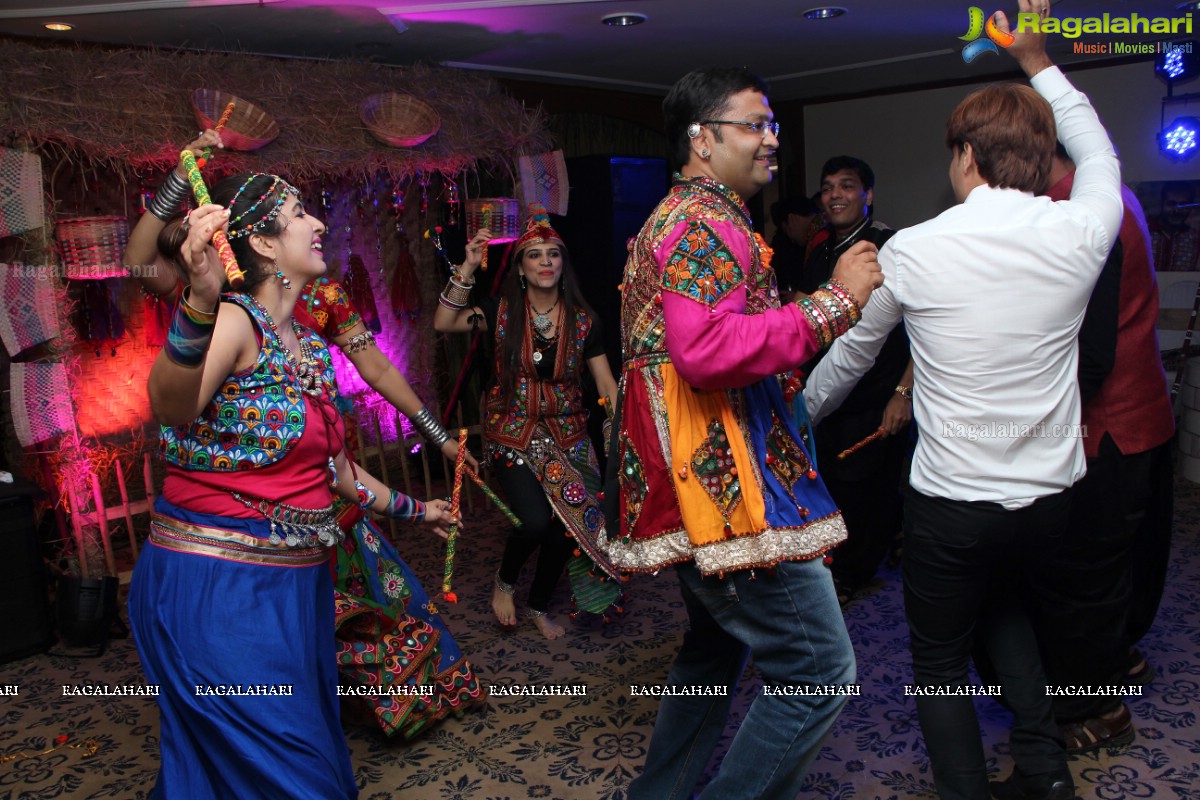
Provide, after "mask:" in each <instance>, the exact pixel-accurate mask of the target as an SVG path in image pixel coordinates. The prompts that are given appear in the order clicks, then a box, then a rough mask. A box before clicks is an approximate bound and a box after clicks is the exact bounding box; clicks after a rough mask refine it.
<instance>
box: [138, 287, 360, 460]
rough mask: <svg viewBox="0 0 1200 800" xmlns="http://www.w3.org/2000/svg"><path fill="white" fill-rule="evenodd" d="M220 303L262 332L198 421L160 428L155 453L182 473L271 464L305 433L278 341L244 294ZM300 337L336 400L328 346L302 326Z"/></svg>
mask: <svg viewBox="0 0 1200 800" xmlns="http://www.w3.org/2000/svg"><path fill="white" fill-rule="evenodd" d="M222 299H223V300H225V301H227V302H230V303H234V304H235V305H238V306H240V307H242V308H243V309H245V310H246V313H248V314H249V315H250V318H251V319H252V320H253V321H254V325H255V326H256V327H257V328H258V330H259V331H260V332H261V336H262V348H261V349H260V350H259V353H258V360H257V361H255V363H254V366H253V367H251V368H250V369H249V370H246V371H245V372H240V373H235V374H233V375H230V376H229V377H228V378H227V379H226V380H225V382H224V383H223V384H221V386H220V387H219V388H218V389H217V392H216V394H214V395H213V397H212V400H210V401H209V403H208V405H207V406H205V407H204V410H203V411H202V412H201V413H200V416H198V417H196V419H194V420H192V421H191V422H190V423H187V424H186V425H180V426H178V427H175V428H168V427H165V426H164V427H162V429H161V433H160V437H159V450H160V451H161V453H162V456H163V458H164V459H166V460H167V462H168V463H171V464H174V465H175V466H177V467H181V468H183V469H190V470H205V471H208V472H235V471H238V470H247V469H253V468H254V467H260V466H265V465H267V464H273V463H275V462H276V461H278V460H279V459H281V458H283V456H285V455H286V454H287V453H288V452H289V451H290V450H291V449H292V448H293V447H295V446H296V443H297V442H298V441H300V436H301V434H303V433H304V421H305V414H306V410H307V408H306V403H305V396H304V393H303V392H302V391H301V390H300V382H299V377H298V376H297V375H296V369H295V367H294V366H293V365H292V363H291V362H290V361H289V360H288V357H287V355H286V351H285V350H284V349H283V347H282V346H281V343H280V341H279V337H278V336H276V335H275V333H274V332H272V330H271V326H270V324H269V323H268V321H267V319H266V317H265V316H264V315H263V314H262V312H261V311H259V310H258V307H257V306H256V305H255V304H254V303H251V302H249V301H248V300H247V299H246V296H245V295H242V294H235V293H230V294H225V295H223V296H222ZM299 334H300V335H301V336H302V337H304V338H305V339H306V340H307V342H308V344H309V346H310V347H311V348H312V353H313V356H314V357H315V358H316V360H317V363H318V364H319V365H320V366H321V377H320V380H321V384H322V387H323V390H324V391H325V392H327V393H329V395H330V396H331V397H334V398H336V396H337V394H336V393H337V383H336V380H335V377H334V371H333V359H332V358H330V355H329V347H328V345H326V344H325V340H324V339H322V338H321V337H320V336H318V335H317V334H315V333H313V332H312V331H311V330H309V329H308V328H304V327H301V328H300V329H299Z"/></svg>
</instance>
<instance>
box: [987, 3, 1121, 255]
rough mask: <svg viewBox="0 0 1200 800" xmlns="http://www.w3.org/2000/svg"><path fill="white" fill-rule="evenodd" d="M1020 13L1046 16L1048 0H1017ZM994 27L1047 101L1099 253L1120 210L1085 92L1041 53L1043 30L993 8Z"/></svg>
mask: <svg viewBox="0 0 1200 800" xmlns="http://www.w3.org/2000/svg"><path fill="white" fill-rule="evenodd" d="M1018 6H1019V9H1020V12H1021V13H1025V14H1029V13H1036V14H1040V15H1041V16H1043V17H1045V16H1049V14H1050V3H1049V0H1019V2H1018ZM996 26H997V27H998V28H1000V30H1002V31H1004V32H1006V33H1010V34H1011V35H1012V37H1013V42H1012V44H1010V45H1009V46H1008V47H1007V48H1005V52H1006V53H1008V54H1009V55H1010V56H1012V57H1013V58H1014V59H1015V60H1016V62H1017V64H1018V65H1020V67H1021V69H1022V70H1023V71H1024V72H1025V74H1026V75H1027V76H1029V84H1030V85H1031V86H1032V87H1033V88H1034V90H1036V91H1037V93H1038V94H1040V95H1041V96H1042V97H1044V98H1045V99H1046V101H1047V102H1048V103H1050V107H1051V109H1053V111H1054V123H1055V125H1056V126H1057V128H1058V140H1059V141H1060V142H1062V143H1063V146H1064V147H1065V148H1066V149H1067V154H1068V155H1069V156H1070V157H1071V160H1072V161H1074V162H1075V182H1074V184H1073V185H1072V187H1071V203H1072V204H1078V206H1079V207H1081V208H1082V209H1084V210H1085V212H1090V214H1092V215H1093V221H1094V227H1095V229H1096V230H1097V231H1098V232H1099V233H1100V234H1101V236H1102V237H1103V238H1102V239H1101V240H1100V241H1097V242H1095V243H1094V247H1095V248H1096V249H1097V250H1099V251H1102V252H1103V253H1104V255H1105V256H1107V254H1108V252H1109V251H1110V250H1111V249H1112V246H1113V243H1114V242H1116V240H1117V235H1118V233H1119V232H1120V229H1121V217H1122V216H1123V215H1124V213H1125V208H1124V204H1123V202H1122V200H1121V165H1120V163H1119V162H1118V161H1117V154H1116V151H1114V150H1113V146H1112V142H1111V141H1109V138H1108V133H1107V132H1106V131H1105V130H1104V126H1103V125H1101V124H1100V119H1099V117H1097V116H1096V111H1095V109H1094V108H1092V104H1091V103H1090V102H1089V101H1088V98H1087V95H1085V94H1084V93H1083V92H1080V91H1078V90H1077V89H1075V87H1073V86H1072V85H1071V82H1070V81H1068V80H1067V78H1066V76H1065V75H1063V74H1062V72H1061V71H1060V70H1059V69H1058V67H1056V66H1054V62H1053V61H1051V60H1050V57H1049V56H1048V55H1047V54H1046V34H1044V33H1036V32H1034V31H1033V30H1032V27H1031V26H1027V27H1030V29H1029V30H1026V31H1024V32H1022V31H1020V29H1019V27H1018V30H1016V31H1011V30H1010V29H1009V24H1008V19H1007V18H1006V17H1005V15H1004V12H1002V11H997V12H996Z"/></svg>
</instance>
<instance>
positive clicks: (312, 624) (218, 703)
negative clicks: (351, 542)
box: [129, 497, 358, 800]
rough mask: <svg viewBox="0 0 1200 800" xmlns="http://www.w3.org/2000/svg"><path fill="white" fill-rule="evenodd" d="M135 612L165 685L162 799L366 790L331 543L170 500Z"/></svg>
mask: <svg viewBox="0 0 1200 800" xmlns="http://www.w3.org/2000/svg"><path fill="white" fill-rule="evenodd" d="M155 510H156V511H157V514H156V515H155V518H154V521H153V524H152V527H151V541H150V543H149V544H148V546H147V547H146V548H145V550H144V551H143V552H142V554H141V556H140V557H139V559H138V563H137V568H136V569H135V570H134V574H133V583H132V585H131V586H130V591H129V619H130V622H131V623H132V626H133V633H134V636H135V638H136V640H137V648H138V654H139V656H140V657H141V661H142V669H143V670H144V671H145V674H146V680H147V681H148V682H149V683H151V684H157V685H158V687H159V695H158V707H159V715H160V728H161V732H160V751H161V755H162V767H161V771H160V772H159V777H158V785H157V786H156V787H155V789H154V792H153V793H152V794H151V797H153V798H158V799H159V800H179V798H187V799H188V800H190V799H191V798H196V799H197V800H199V799H200V798H204V799H206V800H207V798H214V799H215V800H229V799H230V798H238V800H253V799H256V798H261V799H262V800H278V798H285V797H287V798H314V799H315V798H321V800H335V799H337V800H341V798H350V799H351V800H352V799H353V798H356V797H357V796H358V789H357V788H356V787H355V784H354V774H353V770H352V768H351V765H350V751H349V748H348V747H347V745H346V738H345V736H344V734H343V733H342V728H341V722H340V717H339V705H338V696H337V686H338V676H337V662H336V658H335V655H334V652H335V651H334V638H333V585H332V580H331V576H330V557H331V554H330V552H329V550H328V549H325V548H319V547H307V548H305V547H301V548H287V547H283V546H272V545H271V544H270V543H269V542H268V541H267V537H268V536H269V535H270V532H271V531H270V524H269V523H268V522H267V521H266V520H245V519H233V518H229V517H217V516H212V515H209V514H198V513H194V512H190V511H187V510H185V509H182V508H179V507H178V506H175V505H173V504H171V503H169V502H167V501H166V500H165V499H163V498H162V497H160V498H159V499H158V500H157V502H156V503H155Z"/></svg>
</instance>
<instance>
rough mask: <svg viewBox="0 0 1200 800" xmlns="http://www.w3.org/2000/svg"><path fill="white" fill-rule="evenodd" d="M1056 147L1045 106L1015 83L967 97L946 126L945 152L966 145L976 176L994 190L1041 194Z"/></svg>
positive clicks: (1048, 110) (983, 90) (1050, 115)
mask: <svg viewBox="0 0 1200 800" xmlns="http://www.w3.org/2000/svg"><path fill="white" fill-rule="evenodd" d="M1057 141H1058V139H1057V135H1056V132H1055V128H1054V112H1053V111H1051V110H1050V104H1049V103H1047V102H1046V101H1045V100H1044V99H1043V98H1042V96H1041V95H1039V94H1038V93H1037V92H1035V91H1034V90H1033V89H1031V88H1030V87H1028V86H1025V85H1023V84H1019V83H998V84H994V85H992V86H985V87H984V88H982V89H978V90H976V91H974V92H971V94H969V95H967V97H966V99H964V100H963V101H962V102H961V103H959V104H958V108H956V109H954V113H952V114H951V115H950V119H949V120H948V121H947V122H946V146H947V147H949V148H951V149H953V150H956V151H961V150H962V149H963V147H964V145H967V144H970V145H971V151H972V152H973V153H974V155H975V166H976V167H978V169H979V174H980V176H981V177H982V178H983V179H984V180H985V181H987V182H988V185H989V186H995V187H997V188H1006V189H1020V190H1021V191H1025V192H1033V193H1034V194H1040V193H1042V192H1043V191H1045V189H1046V184H1047V183H1048V182H1049V180H1050V163H1051V157H1052V156H1053V155H1054V144H1055V142H1057Z"/></svg>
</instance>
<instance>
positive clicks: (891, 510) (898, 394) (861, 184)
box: [796, 156, 913, 599]
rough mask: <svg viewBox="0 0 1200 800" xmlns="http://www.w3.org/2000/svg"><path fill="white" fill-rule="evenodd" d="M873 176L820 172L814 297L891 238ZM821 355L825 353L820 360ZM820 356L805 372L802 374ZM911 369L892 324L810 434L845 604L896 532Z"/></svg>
mask: <svg viewBox="0 0 1200 800" xmlns="http://www.w3.org/2000/svg"><path fill="white" fill-rule="evenodd" d="M874 199H875V173H874V172H873V171H872V170H871V167H870V166H869V165H868V164H867V163H866V162H865V161H862V160H861V159H858V158H854V157H852V156H835V157H834V158H831V159H829V160H828V161H826V162H825V166H823V167H822V168H821V199H820V206H821V210H822V212H823V213H824V214H825V218H826V219H827V220H828V222H829V228H830V235H829V237H828V238H827V239H825V241H823V242H821V243H820V244H818V245H817V246H816V247H815V249H813V251H812V252H811V253H810V254H809V256H808V258H807V260H806V261H805V264H804V272H803V274H802V276H801V278H800V280H799V282H798V285H797V287H796V288H797V289H798V290H799V291H801V292H805V293H808V292H812V291H814V290H815V289H816V288H817V287H818V286H820V285H821V284H822V283H823V282H825V281H827V280H829V277H830V275H831V274H832V273H833V266H834V264H836V263H837V260H838V257H839V256H841V254H842V253H844V252H846V250H847V249H849V248H850V247H851V246H852V245H853V244H854V243H855V242H860V241H863V240H866V241H869V242H871V243H872V244H874V245H875V246H876V247H883V244H884V242H886V241H887V240H888V239H889V238H891V236H892V234H893V233H895V231H893V230H892V229H891V228H889V227H887V226H886V225H884V224H883V223H882V222H878V221H876V220H875V219H873V218H872V215H871V204H872V202H873V201H874ZM821 355H823V354H821ZM821 355H818V356H817V357H816V358H814V359H812V360H811V361H809V362H808V363H807V364H805V365H804V367H803V368H802V369H803V370H804V372H805V373H806V374H811V373H812V370H813V369H814V368H815V367H816V365H817V363H818V362H819V361H820V358H821ZM912 383H913V382H912V363H911V361H910V360H909V356H908V336H907V335H906V334H905V332H904V326H903V325H897V326H896V328H895V330H893V331H892V333H891V334H890V335H889V336H888V339H887V342H886V343H885V344H884V346H883V349H882V350H880V351H879V357H878V358H877V359H876V361H875V366H873V367H871V369H870V370H868V371H867V373H866V374H865V375H863V377H862V380H860V381H859V382H858V385H857V386H856V387H855V388H854V389H853V391H851V392H850V394H849V396H847V397H846V400H845V402H843V403H842V405H841V406H840V407H839V408H838V409H837V410H836V411H834V412H833V413H832V414H830V415H829V416H828V417H827V418H826V419H825V420H824V421H822V423H821V424H820V426H819V427H818V428H817V429H816V431H815V434H814V436H815V439H816V452H817V463H818V464H819V466H820V470H821V477H822V478H823V479H824V480H825V486H826V487H827V488H828V489H829V493H830V494H831V495H833V499H834V500H835V501H836V502H837V504H838V507H839V508H840V509H841V510H842V516H843V517H844V519H845V521H846V530H847V532H848V533H849V539H847V540H846V541H845V542H843V543H842V544H841V545H840V546H839V547H838V548H837V549H836V550H835V551H834V553H833V564H832V570H833V575H834V579H835V580H836V581H837V583H838V593H839V595H840V596H842V597H843V598H846V599H848V598H849V596H850V595H851V594H853V592H854V591H855V590H857V589H860V588H862V586H863V585H864V584H866V583H867V582H868V581H870V580H871V578H873V577H874V576H875V570H876V569H878V567H879V564H880V562H882V561H883V558H884V556H885V555H886V554H887V551H888V546H889V544H890V543H891V541H892V538H893V537H894V536H895V535H896V533H898V532H899V530H900V509H901V505H900V483H901V470H902V469H903V468H904V462H905V451H906V443H907V439H908V437H907V436H900V435H896V434H901V433H904V432H905V431H906V430H907V426H908V423H909V421H910V420H911V419H912ZM880 428H884V429H885V430H887V435H886V436H884V437H883V438H882V439H879V440H876V441H874V442H872V443H871V444H869V445H867V446H865V447H863V448H862V449H861V450H859V451H857V452H855V453H854V454H853V455H849V456H847V457H846V458H845V459H844V460H839V459H838V457H837V455H838V453H840V452H841V451H843V450H845V449H846V448H848V447H850V446H851V445H853V444H855V443H856V442H859V441H861V440H862V439H864V438H865V437H867V436H870V435H871V434H872V433H874V432H875V431H877V430H879V429H880Z"/></svg>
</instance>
